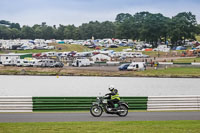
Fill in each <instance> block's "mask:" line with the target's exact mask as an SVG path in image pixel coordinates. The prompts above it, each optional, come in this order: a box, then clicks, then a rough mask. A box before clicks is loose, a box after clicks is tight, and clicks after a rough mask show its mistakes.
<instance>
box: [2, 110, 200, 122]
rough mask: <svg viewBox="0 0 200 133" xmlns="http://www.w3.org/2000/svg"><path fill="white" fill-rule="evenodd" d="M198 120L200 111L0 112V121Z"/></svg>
mask: <svg viewBox="0 0 200 133" xmlns="http://www.w3.org/2000/svg"><path fill="white" fill-rule="evenodd" d="M165 120H200V112H129V114H128V116H127V117H119V116H117V115H107V114H105V113H104V114H103V115H102V116H101V117H98V118H95V117H93V116H91V115H90V113H89V112H88V113H87V112H86V113H0V122H70V121H165Z"/></svg>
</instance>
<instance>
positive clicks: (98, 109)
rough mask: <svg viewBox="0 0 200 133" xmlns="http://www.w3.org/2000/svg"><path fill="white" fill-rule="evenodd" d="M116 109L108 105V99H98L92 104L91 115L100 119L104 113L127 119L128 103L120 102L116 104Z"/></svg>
mask: <svg viewBox="0 0 200 133" xmlns="http://www.w3.org/2000/svg"><path fill="white" fill-rule="evenodd" d="M114 106H115V108H111V107H110V106H109V105H108V99H107V97H104V96H103V97H97V100H96V102H93V103H92V106H91V108H90V113H91V115H92V116H94V117H100V116H101V115H102V113H103V111H104V112H105V113H107V114H116V115H119V116H120V117H125V116H126V115H127V114H128V104H127V103H126V102H122V101H119V102H118V103H117V104H114Z"/></svg>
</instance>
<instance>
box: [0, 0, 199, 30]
mask: <svg viewBox="0 0 200 133" xmlns="http://www.w3.org/2000/svg"><path fill="white" fill-rule="evenodd" d="M140 11H149V12H151V13H162V14H163V15H164V16H167V17H172V16H175V15H176V14H177V13H179V12H189V11H191V12H192V13H193V14H194V15H196V18H197V20H198V23H199V22H200V0H0V20H8V21H10V22H15V23H20V24H21V25H29V26H32V25H34V24H41V23H42V22H47V25H54V24H55V25H59V24H63V25H68V24H75V25H76V26H79V25H81V24H82V23H88V22H89V21H95V20H98V21H100V22H102V21H106V20H109V21H114V20H115V17H116V15H117V14H119V13H130V14H135V13H136V12H140Z"/></svg>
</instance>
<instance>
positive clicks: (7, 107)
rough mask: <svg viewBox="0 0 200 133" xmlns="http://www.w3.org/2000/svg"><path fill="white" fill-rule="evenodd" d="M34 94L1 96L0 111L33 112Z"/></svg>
mask: <svg viewBox="0 0 200 133" xmlns="http://www.w3.org/2000/svg"><path fill="white" fill-rule="evenodd" d="M32 108H33V107H32V96H0V112H32Z"/></svg>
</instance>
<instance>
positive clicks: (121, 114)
mask: <svg viewBox="0 0 200 133" xmlns="http://www.w3.org/2000/svg"><path fill="white" fill-rule="evenodd" d="M119 109H120V110H124V111H122V112H119V113H117V115H119V116H120V117H125V116H127V114H128V108H127V107H126V106H125V105H121V106H120V107H119Z"/></svg>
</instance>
